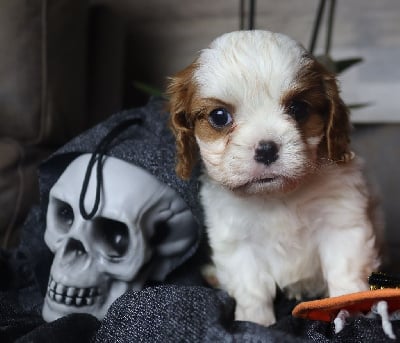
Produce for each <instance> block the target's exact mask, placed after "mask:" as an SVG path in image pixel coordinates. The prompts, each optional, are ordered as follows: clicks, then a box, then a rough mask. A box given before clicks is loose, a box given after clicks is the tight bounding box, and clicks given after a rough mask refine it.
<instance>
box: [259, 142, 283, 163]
mask: <svg viewBox="0 0 400 343" xmlns="http://www.w3.org/2000/svg"><path fill="white" fill-rule="evenodd" d="M278 153H279V148H278V145H277V144H276V143H275V142H274V141H260V142H259V143H258V146H257V148H256V150H255V154H254V159H255V160H256V161H257V162H259V163H263V164H265V165H266V166H268V165H270V164H271V163H274V162H275V161H276V160H277V159H278V157H279V154H278Z"/></svg>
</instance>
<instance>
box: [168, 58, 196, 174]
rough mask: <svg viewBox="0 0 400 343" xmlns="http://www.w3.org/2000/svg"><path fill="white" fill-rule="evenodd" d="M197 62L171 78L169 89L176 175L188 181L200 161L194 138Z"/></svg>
mask: <svg viewBox="0 0 400 343" xmlns="http://www.w3.org/2000/svg"><path fill="white" fill-rule="evenodd" d="M195 69H196V62H194V63H192V64H191V65H189V66H188V67H187V68H185V69H184V70H182V71H181V72H179V73H178V74H176V75H175V76H174V77H171V78H170V80H169V84H168V87H167V95H168V96H169V112H170V126H171V129H172V132H173V133H174V134H175V137H176V149H177V165H176V173H177V174H178V176H179V177H181V178H183V179H188V178H189V177H190V174H191V172H192V169H193V167H194V165H195V164H196V162H197V159H198V147H197V143H196V139H195V136H194V125H195V113H192V111H191V109H192V108H193V105H192V101H193V99H194V97H195V94H196V90H197V87H196V84H195V82H194V80H193V74H194V70H195Z"/></svg>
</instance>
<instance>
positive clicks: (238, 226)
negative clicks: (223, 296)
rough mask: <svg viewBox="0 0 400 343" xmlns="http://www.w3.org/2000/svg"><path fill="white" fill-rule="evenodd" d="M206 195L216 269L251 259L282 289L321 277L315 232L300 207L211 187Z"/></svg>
mask: <svg viewBox="0 0 400 343" xmlns="http://www.w3.org/2000/svg"><path fill="white" fill-rule="evenodd" d="M202 196H203V199H207V201H203V204H204V207H205V211H206V213H207V217H206V221H207V227H208V233H209V238H210V244H211V246H212V249H213V252H214V262H215V263H216V264H218V263H221V265H226V264H227V263H229V264H232V265H234V264H235V263H237V265H239V264H241V263H239V262H241V261H243V260H245V259H248V263H247V267H248V268H254V269H255V272H256V273H257V270H258V271H259V272H261V271H266V272H268V273H269V274H271V275H272V276H273V278H274V280H275V281H276V283H277V284H278V285H279V286H280V287H282V288H284V287H286V286H288V285H290V284H293V283H296V282H298V281H300V279H304V278H310V277H312V276H313V275H315V273H316V271H317V270H318V268H319V260H318V256H316V250H317V249H315V246H314V243H313V242H314V241H313V240H312V237H311V236H312V234H313V232H312V231H313V230H312V229H311V228H310V227H308V226H307V224H306V223H307V220H303V219H304V218H303V217H304V216H306V213H304V212H303V213H300V210H299V208H297V206H296V204H294V203H287V202H285V201H283V200H281V199H260V198H258V197H257V198H256V197H254V198H252V197H244V198H242V197H237V196H232V194H231V193H229V191H226V190H224V189H218V190H217V189H216V188H215V187H214V186H213V185H209V184H207V183H206V184H205V185H204V186H203V188H202Z"/></svg>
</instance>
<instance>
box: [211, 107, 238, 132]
mask: <svg viewBox="0 0 400 343" xmlns="http://www.w3.org/2000/svg"><path fill="white" fill-rule="evenodd" d="M208 121H209V122H210V124H211V125H212V126H214V127H215V128H217V129H222V128H223V127H226V126H228V125H230V124H231V123H232V116H231V114H230V113H229V112H228V110H227V109H226V108H216V109H215V110H212V111H211V112H210V114H209V116H208Z"/></svg>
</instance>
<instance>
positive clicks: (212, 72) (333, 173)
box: [168, 31, 379, 325]
mask: <svg viewBox="0 0 400 343" xmlns="http://www.w3.org/2000/svg"><path fill="white" fill-rule="evenodd" d="M168 94H169V96H170V112H171V125H172V129H173V131H174V133H175V135H176V139H177V173H178V174H179V175H180V176H181V177H183V178H187V177H189V176H190V173H191V170H192V168H193V165H194V164H195V163H196V159H197V155H198V153H199V155H200V157H201V160H202V162H203V165H204V173H203V174H204V175H203V176H202V190H201V197H202V203H203V206H204V210H205V216H206V225H207V228H208V235H209V239H210V245H211V248H212V251H213V261H214V263H215V265H216V270H217V277H218V279H219V282H220V283H221V285H222V287H223V288H225V289H226V290H227V291H228V292H229V293H230V294H231V295H232V296H233V297H234V298H235V299H236V301H237V308H236V319H238V320H250V321H254V322H258V323H261V324H264V325H269V324H272V323H274V322H275V316H274V312H273V300H274V297H275V292H276V286H278V287H280V288H281V289H283V290H285V291H287V293H288V294H289V295H290V296H296V297H299V296H300V295H302V294H304V293H305V294H307V295H309V296H310V295H311V296H312V295H316V294H321V292H323V291H325V294H326V295H328V296H337V295H341V294H345V293H350V292H357V291H361V290H365V289H367V278H368V275H369V274H370V272H371V271H373V270H374V269H376V268H377V267H378V265H379V258H378V253H377V248H376V236H375V231H374V225H373V223H372V221H371V215H370V213H369V210H370V201H369V194H368V191H367V188H366V184H365V181H364V179H363V176H362V173H361V171H360V163H359V162H358V161H357V158H355V157H354V154H352V152H351V151H350V150H349V127H350V124H349V118H348V111H347V109H346V107H345V105H344V104H343V102H342V100H341V99H340V97H339V94H338V87H337V84H336V79H335V76H334V75H332V74H331V73H329V72H327V71H326V70H325V69H324V68H323V67H322V66H321V65H320V64H319V63H318V62H316V61H315V59H314V58H312V57H311V56H310V55H309V54H308V53H307V52H306V51H305V49H304V48H303V47H302V46H301V45H299V44H298V43H297V42H295V41H293V40H292V39H290V38H289V37H287V36H285V35H282V34H277V33H271V32H268V31H239V32H232V33H228V34H224V35H222V36H221V37H219V38H217V39H216V40H215V41H214V42H212V43H211V45H210V46H209V48H207V49H205V50H203V51H202V52H201V53H200V55H199V57H198V58H197V59H196V61H195V62H194V63H193V64H191V65H190V66H188V67H187V68H186V69H184V70H183V71H182V72H180V73H178V74H177V75H176V76H175V77H173V78H171V80H170V84H169V86H168Z"/></svg>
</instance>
